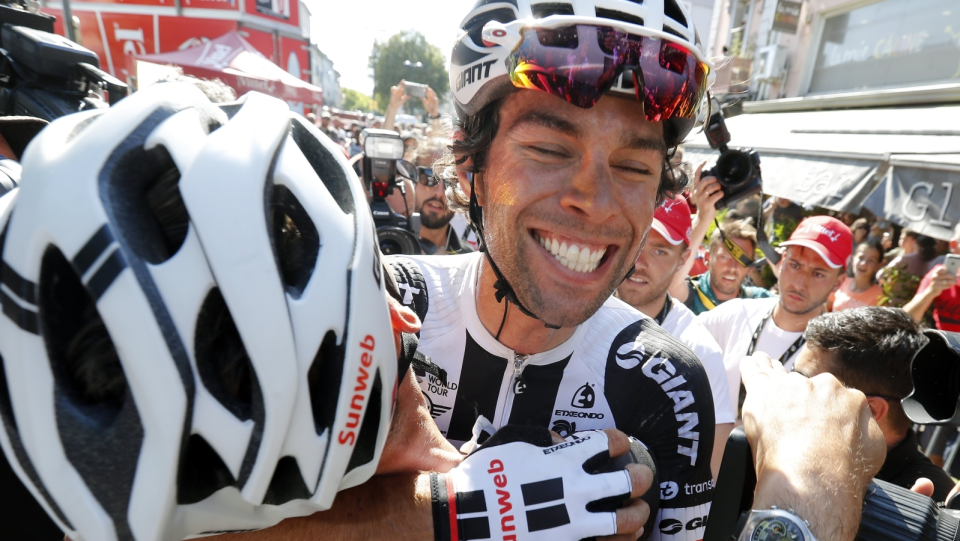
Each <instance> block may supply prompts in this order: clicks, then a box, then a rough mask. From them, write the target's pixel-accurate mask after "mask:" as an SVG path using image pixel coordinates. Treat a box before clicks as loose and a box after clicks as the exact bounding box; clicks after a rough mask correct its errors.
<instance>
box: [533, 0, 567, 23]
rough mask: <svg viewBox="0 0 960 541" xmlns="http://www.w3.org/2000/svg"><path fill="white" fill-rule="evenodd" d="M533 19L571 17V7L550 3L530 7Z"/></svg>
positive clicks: (564, 4) (559, 3)
mask: <svg viewBox="0 0 960 541" xmlns="http://www.w3.org/2000/svg"><path fill="white" fill-rule="evenodd" d="M530 11H531V12H532V13H533V18H534V19H543V18H546V17H549V16H551V15H573V14H574V12H573V6H572V5H570V4H566V3H563V2H550V3H546V4H534V5H532V6H530Z"/></svg>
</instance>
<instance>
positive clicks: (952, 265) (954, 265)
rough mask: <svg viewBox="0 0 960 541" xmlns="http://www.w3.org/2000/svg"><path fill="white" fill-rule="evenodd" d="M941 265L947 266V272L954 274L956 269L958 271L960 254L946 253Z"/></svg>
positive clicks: (959, 268) (959, 269)
mask: <svg viewBox="0 0 960 541" xmlns="http://www.w3.org/2000/svg"><path fill="white" fill-rule="evenodd" d="M943 266H944V267H946V268H947V272H949V273H950V274H952V275H954V276H956V275H957V271H960V255H956V254H947V255H946V257H945V258H944V261H943Z"/></svg>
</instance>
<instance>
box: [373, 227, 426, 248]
mask: <svg viewBox="0 0 960 541" xmlns="http://www.w3.org/2000/svg"><path fill="white" fill-rule="evenodd" d="M377 239H378V241H379V243H380V252H382V253H383V255H417V254H420V253H422V252H421V250H420V242H419V241H418V240H417V237H416V236H414V234H413V233H411V232H409V231H407V230H405V229H401V228H399V227H390V226H388V227H380V228H378V229H377Z"/></svg>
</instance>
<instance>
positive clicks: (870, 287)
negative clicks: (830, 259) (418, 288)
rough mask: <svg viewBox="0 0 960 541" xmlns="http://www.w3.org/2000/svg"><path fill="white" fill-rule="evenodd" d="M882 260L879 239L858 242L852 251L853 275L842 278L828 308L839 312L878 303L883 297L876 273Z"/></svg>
mask: <svg viewBox="0 0 960 541" xmlns="http://www.w3.org/2000/svg"><path fill="white" fill-rule="evenodd" d="M854 225H856V224H854ZM864 225H866V224H864ZM865 229H866V228H865ZM864 236H866V231H864ZM854 238H856V230H854ZM882 262H883V248H882V247H881V246H880V241H878V240H877V239H872V240H869V241H866V242H862V243H860V244H858V245H857V249H856V251H855V252H854V253H853V265H852V268H853V277H852V278H851V277H849V276H848V277H846V278H845V279H844V281H843V284H842V285H841V286H840V289H839V290H838V291H837V292H836V294H834V296H833V298H832V299H831V305H830V306H831V307H830V310H831V311H833V312H839V311H840V310H847V309H849V308H859V307H861V306H876V305H877V304H879V303H880V299H881V298H882V297H883V290H882V289H881V288H880V284H878V283H877V281H876V275H877V271H878V270H880V265H881V263H882Z"/></svg>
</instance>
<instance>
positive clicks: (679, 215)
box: [650, 197, 693, 246]
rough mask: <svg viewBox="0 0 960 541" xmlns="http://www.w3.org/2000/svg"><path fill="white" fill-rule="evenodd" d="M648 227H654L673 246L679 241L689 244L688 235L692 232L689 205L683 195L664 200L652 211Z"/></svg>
mask: <svg viewBox="0 0 960 541" xmlns="http://www.w3.org/2000/svg"><path fill="white" fill-rule="evenodd" d="M650 227H652V228H653V229H656V230H657V233H660V234H661V235H663V238H665V239H667V242H669V243H670V244H672V245H674V246H676V245H677V244H680V243H681V242H685V243H686V244H687V246H690V235H692V234H693V220H692V219H691V218H690V205H687V202H686V200H685V199H684V198H683V197H677V198H676V199H666V200H664V202H663V203H662V204H661V205H660V206H659V207H657V210H656V212H654V213H653V223H652V224H651V225H650Z"/></svg>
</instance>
